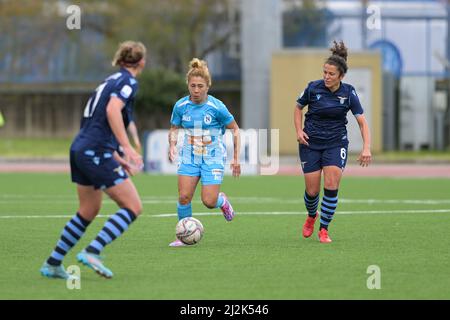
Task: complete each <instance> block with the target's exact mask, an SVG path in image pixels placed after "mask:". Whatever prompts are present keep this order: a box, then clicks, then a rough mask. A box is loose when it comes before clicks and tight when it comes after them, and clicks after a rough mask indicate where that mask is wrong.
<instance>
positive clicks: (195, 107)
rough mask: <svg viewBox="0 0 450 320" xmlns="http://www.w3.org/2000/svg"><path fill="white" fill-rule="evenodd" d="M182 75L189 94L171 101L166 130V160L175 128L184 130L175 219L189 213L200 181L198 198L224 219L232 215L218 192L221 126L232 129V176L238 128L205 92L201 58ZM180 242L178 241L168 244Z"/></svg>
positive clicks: (207, 80)
mask: <svg viewBox="0 0 450 320" xmlns="http://www.w3.org/2000/svg"><path fill="white" fill-rule="evenodd" d="M189 66H190V70H189V71H188V73H187V75H186V81H187V85H188V89H189V94H190V95H189V96H186V97H184V98H182V99H180V100H178V101H177V103H175V106H174V108H173V112H172V118H171V121H170V122H171V128H170V131H169V145H170V147H169V160H170V161H171V162H173V161H175V158H176V156H177V147H176V144H177V140H178V131H179V129H181V128H183V129H184V133H185V135H184V141H183V145H182V147H181V148H180V150H179V154H178V156H179V158H178V171H177V173H178V204H177V212H178V220H181V219H183V218H186V217H191V216H192V206H191V201H192V197H193V195H194V192H195V189H196V187H197V184H198V182H199V181H200V180H201V182H202V194H201V198H202V201H203V204H204V205H205V206H206V207H207V208H209V209H214V208H220V209H221V210H222V213H223V215H224V217H225V219H226V220H227V221H231V220H232V219H233V217H234V211H233V207H232V206H231V203H230V201H229V200H228V198H227V196H226V195H225V193H223V192H220V185H221V184H222V180H223V175H224V169H225V161H226V149H225V144H224V143H223V134H224V133H225V129H226V128H228V129H231V130H232V131H233V143H234V153H233V160H232V161H231V170H232V174H233V176H234V177H238V176H239V175H240V174H241V167H240V163H239V148H240V135H239V127H238V125H237V123H236V121H235V120H234V117H233V115H232V114H231V113H230V112H229V111H228V109H227V107H226V106H225V105H224V104H223V103H222V102H221V101H220V100H218V99H216V98H214V97H213V96H211V95H208V90H209V88H210V87H211V75H210V74H209V70H208V67H207V64H206V62H205V61H203V60H199V59H197V58H194V59H193V60H192V61H191V62H190V64H189ZM183 245H184V244H183V243H182V242H181V241H180V240H178V239H177V240H175V241H173V242H172V243H170V246H171V247H179V246H183Z"/></svg>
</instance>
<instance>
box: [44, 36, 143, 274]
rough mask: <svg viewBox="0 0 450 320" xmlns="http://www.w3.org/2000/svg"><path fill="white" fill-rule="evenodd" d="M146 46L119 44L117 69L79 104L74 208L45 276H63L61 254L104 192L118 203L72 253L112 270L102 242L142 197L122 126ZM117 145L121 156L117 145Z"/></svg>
mask: <svg viewBox="0 0 450 320" xmlns="http://www.w3.org/2000/svg"><path fill="white" fill-rule="evenodd" d="M145 56H146V48H145V46H144V45H143V44H142V43H140V42H134V41H126V42H124V43H122V44H120V46H119V49H118V50H117V52H116V54H115V57H114V60H113V66H120V70H119V71H118V72H116V73H114V74H113V75H111V76H109V77H108V78H107V79H106V80H105V81H104V82H103V83H102V84H101V85H100V86H98V87H97V89H96V90H95V92H94V93H93V95H92V96H91V98H90V99H89V101H88V103H87V105H86V108H85V110H84V114H83V118H82V121H81V128H80V131H79V133H78V135H77V136H76V137H75V139H74V140H73V142H72V145H71V147H70V169H71V176H72V182H74V183H76V184H77V192H78V199H79V209H78V212H77V213H76V214H75V215H74V216H73V217H72V219H70V221H69V222H67V224H66V225H65V227H64V229H63V230H62V233H61V237H60V239H59V241H58V243H57V244H56V247H55V249H54V250H53V252H52V253H51V254H50V256H49V258H48V259H47V260H46V261H45V262H44V264H43V266H42V268H41V270H40V271H41V274H42V275H44V276H46V277H49V278H62V279H68V278H69V277H71V276H70V275H69V274H68V273H67V272H66V271H65V269H64V267H63V265H62V260H63V259H64V257H65V256H66V254H67V253H68V252H69V250H70V249H72V248H73V247H74V246H75V245H76V243H77V242H78V241H79V240H80V239H81V237H82V236H83V234H84V233H85V231H86V229H87V227H88V226H89V224H90V223H91V222H92V220H94V219H95V217H96V216H97V214H98V213H99V211H100V207H101V204H102V195H103V192H105V193H106V194H107V195H108V196H109V197H110V198H111V199H112V200H114V201H115V202H116V203H117V205H118V206H119V210H118V211H117V212H116V213H115V214H113V215H111V217H110V218H109V219H108V220H107V221H106V223H105V225H104V226H103V228H102V230H101V231H100V232H99V233H98V235H97V237H96V238H95V239H94V240H93V241H92V242H91V243H90V244H89V245H88V246H87V247H86V248H85V249H84V250H82V251H81V252H80V253H78V255H77V260H78V261H79V262H81V263H83V264H85V265H87V266H88V267H90V268H92V269H93V270H94V271H96V272H97V273H98V274H100V275H101V276H103V277H105V278H111V277H112V276H113V273H112V271H111V270H110V269H108V268H107V267H106V266H105V265H104V264H103V261H102V258H101V256H100V253H101V252H102V250H103V249H104V247H105V246H106V245H108V244H109V243H111V242H112V241H114V240H116V239H117V238H118V237H119V236H120V235H122V233H124V232H125V231H126V230H127V229H128V227H129V226H130V225H131V223H133V221H134V220H135V219H136V218H137V217H138V216H139V215H140V213H141V211H142V203H141V199H140V197H139V194H138V192H137V190H136V187H135V186H134V184H133V182H132V181H131V180H130V179H128V175H133V174H135V173H136V172H138V171H139V170H140V168H141V167H142V164H143V162H142V157H141V155H140V154H139V153H138V152H136V151H135V150H134V148H133V147H132V146H131V144H130V141H129V140H128V136H127V133H126V129H125V128H126V127H128V125H129V122H130V121H132V104H133V99H134V97H135V95H136V91H137V89H138V88H137V85H138V84H137V80H136V79H135V77H136V76H137V75H138V74H140V73H141V72H142V70H143V68H144V66H145V61H146V57H145ZM119 146H121V147H122V151H123V155H124V157H123V158H122V157H120V156H119V154H118V152H117V150H118V149H119Z"/></svg>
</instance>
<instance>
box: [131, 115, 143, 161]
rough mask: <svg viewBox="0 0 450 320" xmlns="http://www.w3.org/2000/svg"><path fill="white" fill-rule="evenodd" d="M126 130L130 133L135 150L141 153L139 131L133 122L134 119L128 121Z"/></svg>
mask: <svg viewBox="0 0 450 320" xmlns="http://www.w3.org/2000/svg"><path fill="white" fill-rule="evenodd" d="M128 132H129V133H130V135H131V138H132V139H133V143H134V146H135V147H136V151H137V152H138V153H142V146H141V141H140V140H139V133H138V129H137V126H136V123H135V122H134V120H132V121H130V123H129V124H128Z"/></svg>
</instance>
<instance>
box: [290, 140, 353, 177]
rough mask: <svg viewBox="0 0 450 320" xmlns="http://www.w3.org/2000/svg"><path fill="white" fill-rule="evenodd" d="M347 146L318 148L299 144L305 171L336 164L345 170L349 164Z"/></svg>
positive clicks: (309, 171)
mask: <svg viewBox="0 0 450 320" xmlns="http://www.w3.org/2000/svg"><path fill="white" fill-rule="evenodd" d="M347 150H348V147H347V146H338V147H333V148H329V149H323V150H316V149H311V148H310V147H308V146H306V145H304V144H299V146H298V151H299V155H300V162H301V165H302V170H303V173H311V172H314V171H318V170H321V169H322V168H323V167H326V166H336V167H339V168H341V169H342V170H344V168H345V165H346V164H347Z"/></svg>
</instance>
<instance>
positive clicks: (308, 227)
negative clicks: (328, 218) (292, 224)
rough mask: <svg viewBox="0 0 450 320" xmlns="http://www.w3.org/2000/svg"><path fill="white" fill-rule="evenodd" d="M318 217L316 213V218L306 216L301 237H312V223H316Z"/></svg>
mask: <svg viewBox="0 0 450 320" xmlns="http://www.w3.org/2000/svg"><path fill="white" fill-rule="evenodd" d="M318 216H319V213H318V212H316V216H315V217H314V218H312V217H310V216H309V215H308V217H307V218H306V221H305V224H304V225H303V237H305V238H309V237H310V236H311V235H312V233H313V231H314V223H315V222H316V220H317V217H318Z"/></svg>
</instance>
